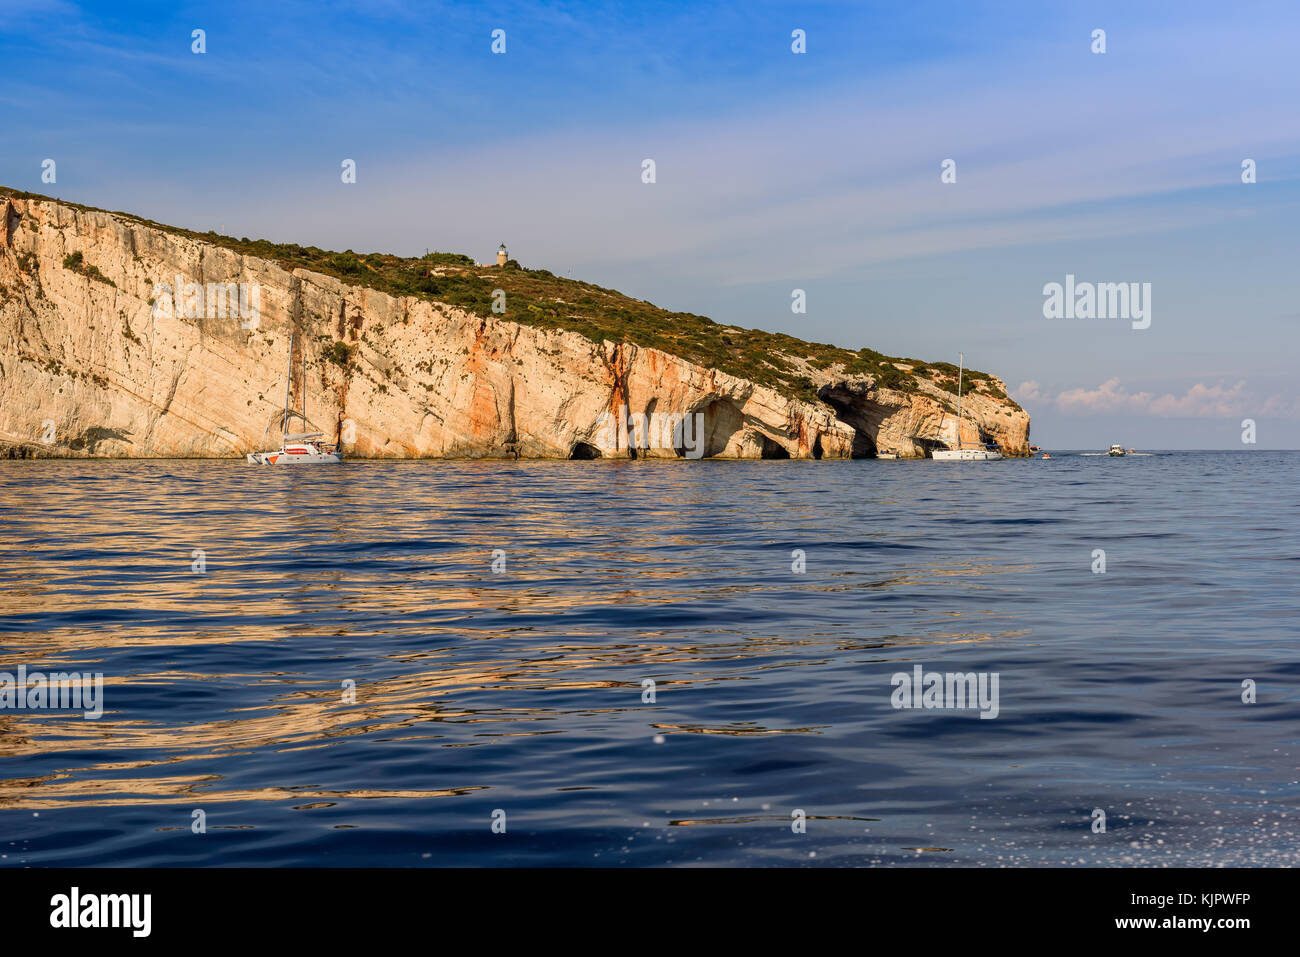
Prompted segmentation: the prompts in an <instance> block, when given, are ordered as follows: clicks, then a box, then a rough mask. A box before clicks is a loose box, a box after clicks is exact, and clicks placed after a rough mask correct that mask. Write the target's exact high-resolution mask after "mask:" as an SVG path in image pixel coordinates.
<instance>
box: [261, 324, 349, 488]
mask: <svg viewBox="0 0 1300 957" xmlns="http://www.w3.org/2000/svg"><path fill="white" fill-rule="evenodd" d="M302 374H303V390H302V411H301V412H294V411H293V410H292V409H290V408H289V390H290V386H291V384H292V381H293V335H292V334H290V336H289V373H288V375H287V376H286V378H285V383H284V415H283V416H282V417H281V419H280V432H281V434H282V435H283V439H282V440H281V442H280V447H279V448H278V449H276V450H274V451H270V452H249V453H248V462H249V464H250V465H316V464H334V463H338V462H342V461H343V454H342V453H341V452H340V451H339V450H338V447H337V446H333V445H324V444H322V443H321V442H319V441H317V440H318V439H321V438H324V436H325V433H324V432H290V431H289V420H290V419H302V422H303V425H309V424H310V423H308V422H307V385H306V383H307V369H306V362H305V361H304V363H303V373H302ZM266 430H267V432H269V431H270V430H271V427H270V426H269V425H268V426H267V427H266ZM262 437H263V438H266V434H265V433H263V435H262Z"/></svg>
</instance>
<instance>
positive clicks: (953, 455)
mask: <svg viewBox="0 0 1300 957" xmlns="http://www.w3.org/2000/svg"><path fill="white" fill-rule="evenodd" d="M965 366H966V353H964V352H963V353H960V354H959V358H958V360H957V447H956V448H955V449H935V450H934V451H933V452H931V453H930V455H931V457H932V458H935V459H937V460H938V461H940V462H988V461H990V460H992V459H1000V458H1002V453H1001V452H999V451H998V450H997V449H994V448H987V447H980V448H977V449H967V448H963V447H962V442H961V385H962V372H963V371H964V370H965Z"/></svg>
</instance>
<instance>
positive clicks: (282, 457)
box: [248, 448, 343, 465]
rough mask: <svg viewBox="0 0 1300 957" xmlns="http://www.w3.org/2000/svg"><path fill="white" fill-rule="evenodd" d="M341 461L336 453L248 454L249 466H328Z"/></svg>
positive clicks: (292, 451)
mask: <svg viewBox="0 0 1300 957" xmlns="http://www.w3.org/2000/svg"><path fill="white" fill-rule="evenodd" d="M342 461H343V456H341V455H339V454H338V453H337V452H319V451H299V450H297V449H293V448H288V449H279V450H277V451H275V452H250V453H248V462H249V464H250V465H330V464H337V463H339V462H342Z"/></svg>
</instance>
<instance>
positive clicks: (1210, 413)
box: [1012, 378, 1300, 419]
mask: <svg viewBox="0 0 1300 957" xmlns="http://www.w3.org/2000/svg"><path fill="white" fill-rule="evenodd" d="M1012 394H1013V395H1014V396H1015V398H1016V399H1017V400H1018V401H1020V402H1022V403H1040V404H1044V405H1053V406H1055V407H1056V409H1058V410H1059V411H1061V412H1063V413H1066V414H1072V415H1095V414H1108V413H1116V412H1122V413H1128V414H1131V415H1151V416H1156V417H1158V418H1211V419H1226V418H1236V417H1238V416H1243V415H1289V416H1294V415H1296V414H1297V409H1298V407H1300V402H1297V399H1296V398H1295V397H1294V396H1285V395H1270V396H1260V395H1256V394H1254V393H1252V392H1251V391H1250V390H1249V389H1247V386H1246V383H1245V381H1244V380H1243V381H1239V382H1235V383H1232V384H1225V383H1214V384H1207V383H1203V382H1198V383H1196V384H1195V385H1192V386H1190V387H1188V388H1187V390H1186V391H1184V392H1182V393H1181V394H1174V393H1171V392H1165V393H1155V392H1148V391H1145V390H1143V391H1131V390H1130V389H1129V388H1127V387H1126V386H1124V385H1123V383H1121V382H1120V380H1119V379H1118V378H1111V379H1107V380H1106V381H1105V382H1103V383H1101V384H1100V385H1098V386H1092V387H1087V386H1085V387H1076V388H1072V389H1065V390H1063V391H1061V392H1059V393H1057V394H1055V395H1052V394H1051V393H1050V392H1048V391H1045V390H1044V389H1043V388H1042V386H1040V384H1039V383H1038V382H1036V381H1033V380H1030V381H1027V382H1022V383H1021V384H1020V385H1019V387H1017V388H1016V389H1014V390H1013V392H1012Z"/></svg>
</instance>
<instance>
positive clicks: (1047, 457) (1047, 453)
mask: <svg viewBox="0 0 1300 957" xmlns="http://www.w3.org/2000/svg"><path fill="white" fill-rule="evenodd" d="M1051 457H1052V453H1051V452H1044V453H1043V458H1045V459H1050V458H1051Z"/></svg>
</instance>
